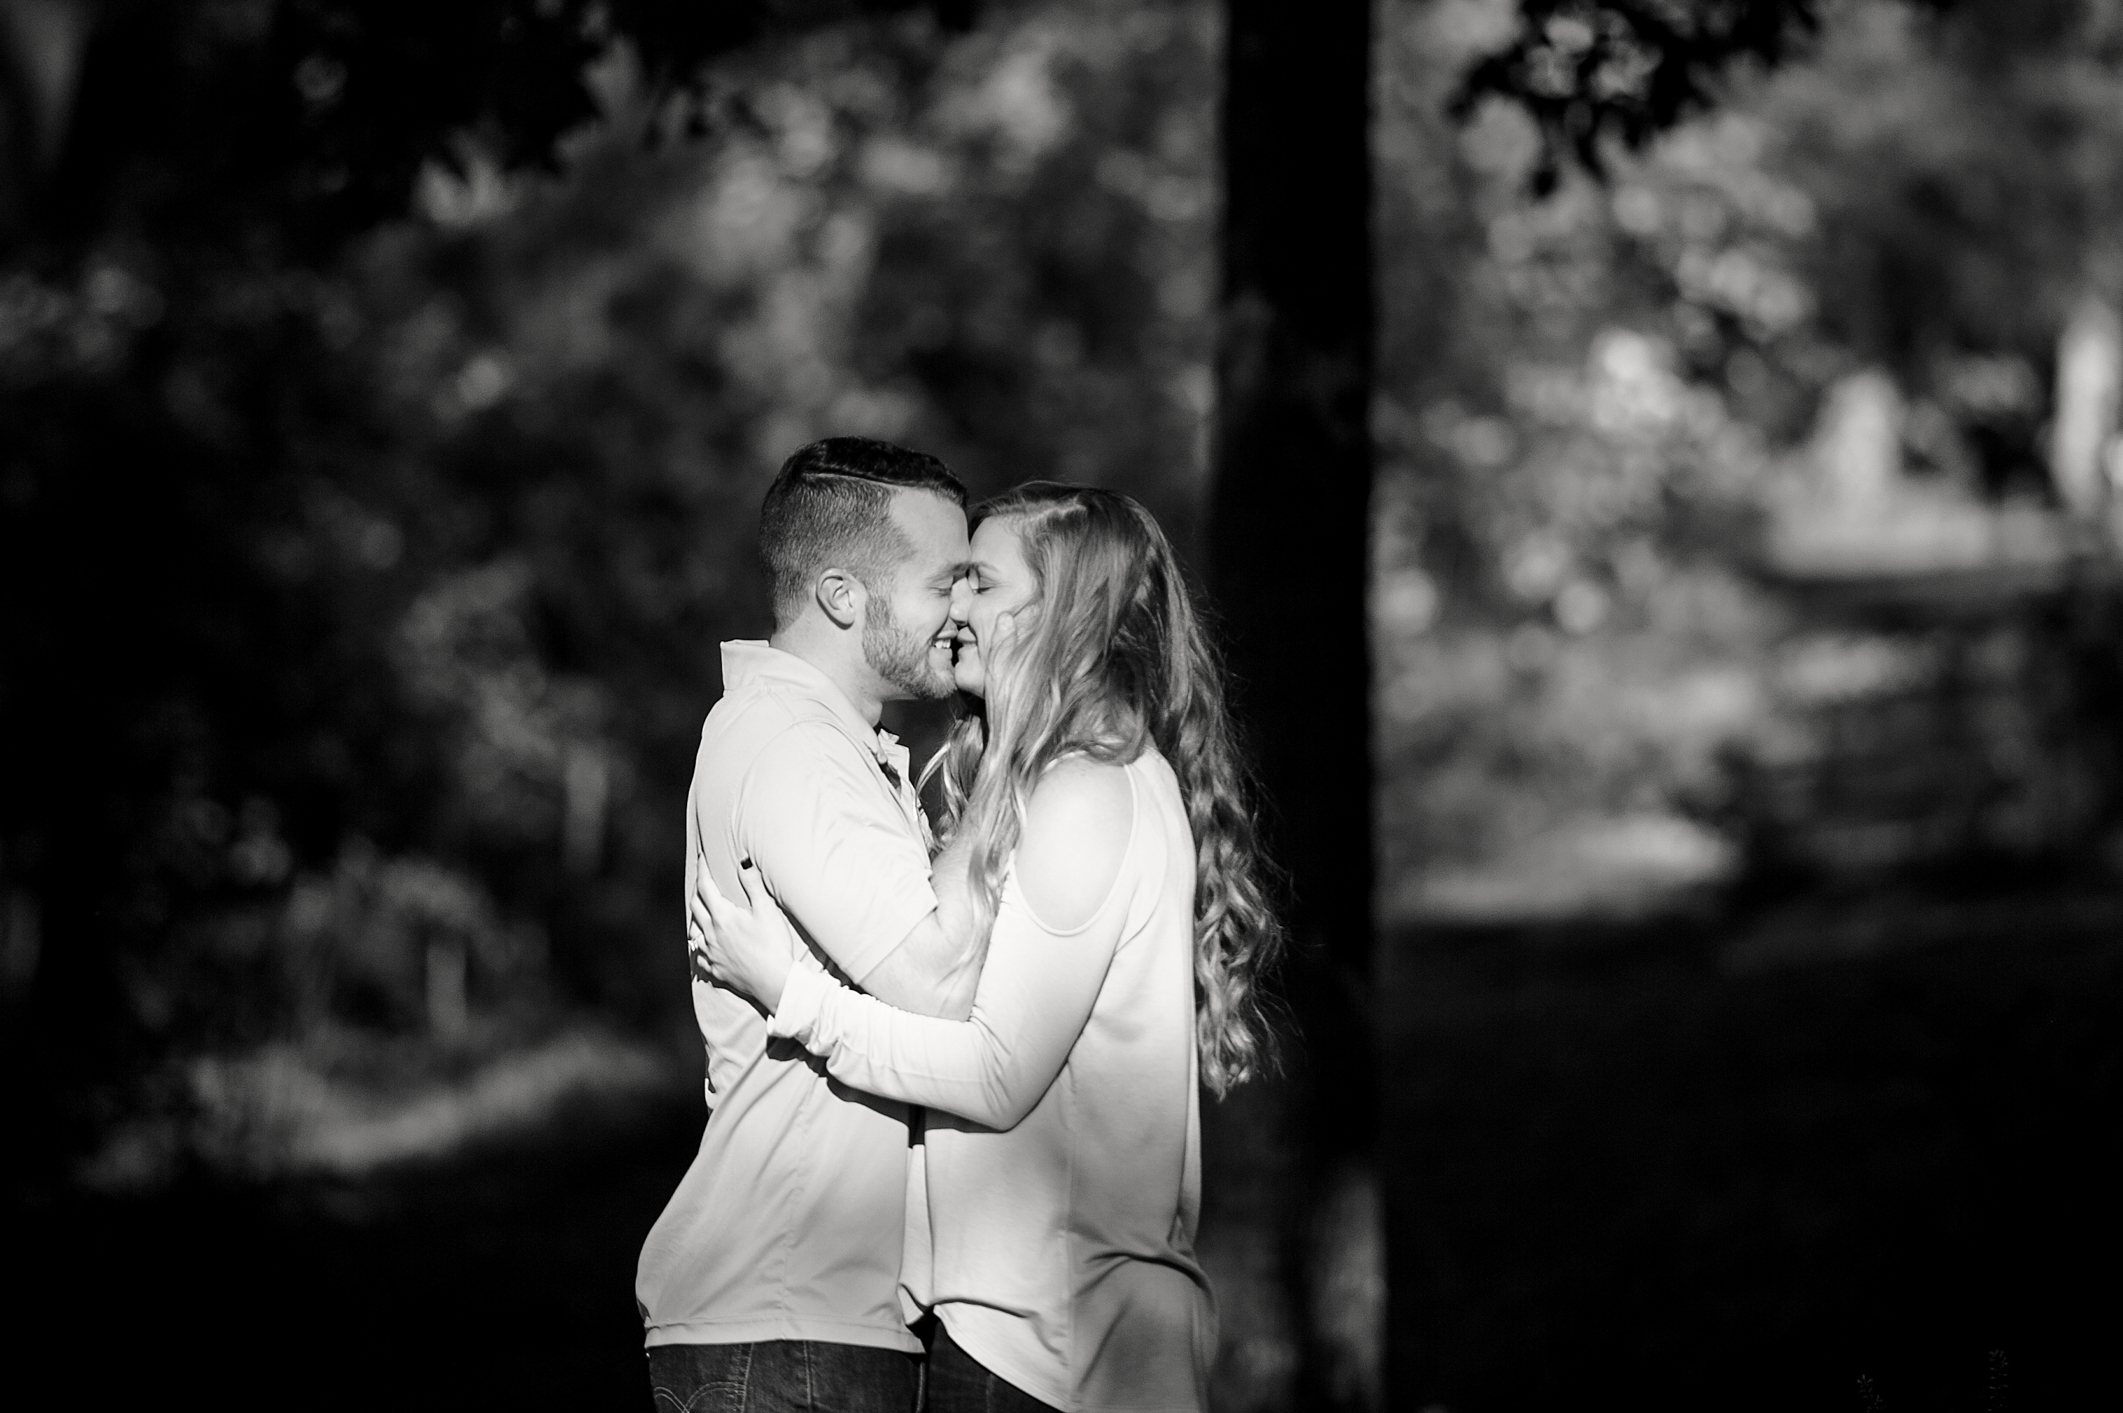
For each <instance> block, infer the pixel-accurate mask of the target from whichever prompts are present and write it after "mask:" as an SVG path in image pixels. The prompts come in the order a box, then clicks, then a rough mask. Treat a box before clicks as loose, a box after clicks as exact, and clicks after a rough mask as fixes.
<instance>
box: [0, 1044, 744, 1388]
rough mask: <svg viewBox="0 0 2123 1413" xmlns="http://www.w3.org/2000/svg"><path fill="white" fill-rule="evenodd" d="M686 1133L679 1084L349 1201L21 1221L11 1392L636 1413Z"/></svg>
mask: <svg viewBox="0 0 2123 1413" xmlns="http://www.w3.org/2000/svg"><path fill="white" fill-rule="evenodd" d="M701 1117H702V1116H701V1110H700V1104H699V1100H698V1098H697V1091H694V1090H692V1088H691V1086H690V1085H688V1086H686V1087H685V1088H684V1089H680V1090H676V1091H665V1092H664V1093H662V1094H659V1095H657V1096H655V1097H654V1098H650V1099H641V1100H637V1101H634V1102H631V1103H627V1104H622V1105H616V1106H612V1105H608V1106H603V1107H601V1108H598V1109H595V1110H590V1109H576V1110H572V1111H570V1110H563V1111H562V1112H561V1113H559V1114H558V1115H556V1116H555V1118H554V1120H553V1122H552V1123H551V1124H550V1125H549V1126H547V1127H546V1128H544V1129H542V1130H541V1131H539V1132H537V1133H535V1134H531V1135H527V1136H521V1137H518V1138H515V1139H512V1140H510V1141H508V1142H505V1143H502V1142H497V1143H494V1144H491V1145H487V1146H482V1147H480V1148H477V1149H475V1150H472V1151H469V1152H465V1153H463V1154H461V1155H460V1156H458V1157H455V1158H453V1159H452V1160H451V1161H448V1162H445V1163H438V1164H432V1165H426V1164H423V1165H417V1166H408V1167H405V1168H402V1169H399V1170H395V1171H390V1172H387V1173H385V1174H383V1175H382V1176H379V1177H376V1178H374V1179H371V1180H368V1181H365V1182H361V1183H339V1182H293V1181H291V1182H283V1183H274V1184H269V1185H242V1184H235V1183H230V1182H227V1181H225V1180H215V1179H213V1178H211V1177H207V1176H205V1175H196V1174H195V1175H193V1176H190V1177H188V1178H186V1179H184V1180H182V1181H179V1182H178V1183H176V1184H174V1185H173V1186H171V1187H169V1188H168V1189H166V1190H163V1191H160V1192H158V1193H156V1194H154V1195H152V1196H148V1197H141V1198H132V1199H122V1198H107V1199H94V1198H89V1197H84V1196H70V1197H68V1198H66V1199H64V1200H62V1201H60V1202H58V1203H57V1204H56V1205H52V1206H49V1207H45V1208H43V1209H41V1210H34V1211H19V1210H18V1211H17V1212H15V1213H13V1214H11V1216H10V1225H11V1226H13V1227H14V1228H15V1229H14V1231H13V1232H12V1233H11V1234H10V1239H9V1241H8V1245H9V1247H10V1248H11V1250H13V1251H14V1252H16V1253H18V1254H16V1255H15V1256H13V1257H11V1258H10V1261H9V1265H10V1267H11V1268H12V1272H13V1284H14V1285H15V1287H16V1289H17V1290H18V1291H23V1292H29V1293H30V1295H31V1298H30V1299H29V1300H27V1301H26V1302H25V1307H26V1308H22V1313H21V1315H20V1316H18V1319H19V1320H20V1322H21V1323H19V1324H18V1327H17V1330H18V1333H17V1338H18V1339H19V1341H20V1343H19V1344H17V1345H16V1346H15V1347H16V1348H18V1349H20V1350H22V1351H24V1352H25V1356H26V1359H25V1374H24V1377H25V1378H27V1379H28V1380H29V1382H30V1383H32V1384H33V1385H35V1386H41V1387H44V1388H46V1389H48V1390H52V1391H53V1392H54V1393H56V1394H63V1395H64V1396H65V1397H66V1398H67V1399H68V1401H72V1400H73V1399H76V1398H78V1399H81V1400H83V1401H87V1402H90V1403H100V1402H102V1401H103V1399H104V1398H105V1397H107V1396H112V1393H111V1391H113V1390H119V1389H133V1390H139V1391H146V1390H153V1397H155V1398H156V1399H157V1400H160V1399H169V1400H171V1401H173V1402H174V1401H178V1400H180V1399H181V1400H184V1401H190V1400H193V1399H197V1400H201V1401H203V1402H205V1403H207V1404H208V1405H209V1406H212V1407H215V1408H220V1409H229V1410H236V1409H251V1408H256V1409H268V1408H276V1409H277V1408H286V1407H289V1406H290V1405H291V1404H294V1405H299V1406H301V1407H304V1408H312V1409H340V1408H344V1409H375V1408H404V1409H416V1408H418V1409H425V1408H438V1409H439V1408H478V1407H502V1408H552V1409H563V1408H564V1409H578V1410H585V1413H587V1410H595V1409H627V1410H638V1409H640V1408H642V1407H645V1406H646V1404H647V1401H648V1385H647V1383H646V1381H645V1380H646V1375H645V1373H644V1371H643V1368H642V1353H641V1321H640V1319H639V1317H638V1316H637V1315H636V1314H635V1311H634V1308H633V1305H632V1302H631V1292H632V1289H633V1283H634V1261H635V1257H636V1255H637V1254H638V1253H639V1251H640V1248H641V1239H642V1236H643V1235H644V1234H645V1233H646V1232H647V1231H648V1229H649V1226H650V1224H651V1223H652V1222H654V1221H655V1219H656V1214H657V1212H659V1211H660V1210H662V1207H663V1204H664V1202H665V1201H666V1200H667V1199H668V1198H669V1196H670V1193H671V1189H672V1188H673V1187H674V1186H676V1184H677V1182H678V1178H679V1175H680V1174H681V1173H683V1172H684V1171H685V1165H686V1163H687V1162H688V1161H689V1160H690V1159H691V1157H692V1155H693V1149H694V1147H695V1146H696V1145H697V1144H698V1142H699V1138H700V1123H701ZM119 1396H122V1397H125V1398H127V1399H128V1400H130V1398H132V1397H133V1396H134V1395H133V1394H123V1395H119Z"/></svg>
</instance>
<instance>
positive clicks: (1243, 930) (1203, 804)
mask: <svg viewBox="0 0 2123 1413" xmlns="http://www.w3.org/2000/svg"><path fill="white" fill-rule="evenodd" d="M972 520H973V523H974V525H975V526H976V527H977V526H978V525H980V524H981V523H982V522H984V521H987V520H1007V521H1009V522H1010V523H1011V524H1012V525H1014V526H1015V528H1016V529H1017V532H1018V534H1019V535H1020V536H1021V538H1022V541H1023V545H1024V554H1025V560H1026V563H1027V564H1028V565H1029V566H1030V567H1031V570H1032V574H1033V578H1034V580H1035V582H1036V584H1037V590H1036V593H1035V595H1034V597H1033V599H1032V601H1031V602H1030V603H1028V604H1027V605H1026V607H1025V609H1024V610H1023V611H1022V612H1020V613H1019V614H1018V615H1017V618H1016V631H1015V632H1014V633H1013V634H1012V636H1011V638H1010V640H1009V641H1008V642H1006V643H999V644H990V643H983V644H981V645H980V646H981V652H982V653H983V655H984V656H985V657H986V664H987V672H988V681H987V700H986V703H985V706H984V707H982V706H980V705H978V704H976V705H975V707H974V709H972V710H970V711H968V712H967V713H966V714H965V715H964V716H962V717H961V718H960V719H959V721H958V723H957V725H956V727H955V728H954V729H953V730H952V733H951V736H950V738H949V739H948V740H947V741H946V742H945V743H944V747H943V749H942V750H940V751H939V752H937V755H936V758H935V759H934V760H932V761H931V762H930V763H929V766H928V769H927V771H926V772H925V773H924V779H926V778H927V777H928V776H930V775H934V774H936V773H938V772H939V771H941V773H942V776H943V785H944V807H945V819H946V829H947V832H949V833H954V834H955V833H956V832H957V831H959V830H966V829H970V830H972V831H974V834H973V838H974V839H975V840H976V841H977V843H976V844H975V846H974V854H973V859H972V866H971V873H972V885H973V894H974V898H975V901H976V904H977V906H978V907H979V910H980V916H981V921H982V923H983V925H985V924H987V923H988V922H991V921H992V920H993V918H994V916H995V909H996V906H997V900H998V899H999V897H1000V895H1001V891H1002V881H1003V874H1004V871H1005V870H1006V869H1007V867H1008V865H1009V860H1010V856H1011V854H1012V853H1013V852H1014V851H1015V850H1016V848H1017V844H1018V838H1019V835H1020V833H1021V831H1022V829H1023V826H1024V815H1025V805H1026V802H1027V801H1028V800H1029V799H1030V798H1031V794H1032V789H1033V786H1035V785H1036V784H1037V783H1038V782H1039V778H1040V774H1041V772H1043V771H1044V770H1045V769H1046V768H1047V767H1048V766H1049V765H1051V764H1052V763H1053V762H1055V761H1056V760H1059V759H1060V758H1061V757H1063V756H1066V755H1072V754H1082V755H1087V756H1090V757H1091V758H1092V759H1094V760H1100V761H1106V762H1110V763H1113V764H1125V763H1127V762H1129V761H1132V760H1134V759H1135V758H1136V757H1137V756H1139V755H1141V754H1142V752H1143V750H1144V748H1145V747H1147V746H1152V745H1154V746H1155V747H1156V748H1157V750H1158V751H1159V752H1160V753H1161V754H1162V755H1163V756H1164V758H1165V759H1166V761H1167V762H1169V763H1170V764H1171V766H1172V770H1173V773H1174V774H1175V775H1177V776H1178V777H1179V787H1180V795H1181V797H1182V799H1183V800H1184V801H1185V802H1186V808H1187V820H1188V823H1189V824H1190V825H1191V826H1192V829H1193V833H1194V847H1195V883H1194V1000H1195V1006H1194V1015H1195V1044H1196V1048H1197V1050H1198V1052H1199V1056H1200V1066H1201V1076H1202V1082H1203V1083H1205V1084H1206V1085H1208V1086H1209V1088H1210V1090H1211V1091H1212V1092H1213V1093H1216V1094H1219V1095H1221V1094H1223V1093H1225V1092H1227V1091H1228V1090H1229V1089H1230V1088H1231V1087H1232V1086H1234V1085H1237V1084H1240V1083H1243V1082H1244V1081H1246V1080H1247V1079H1250V1078H1252V1077H1253V1076H1254V1075H1256V1074H1258V1073H1260V1072H1261V1071H1263V1070H1264V1069H1267V1068H1270V1067H1271V1066H1272V1065H1273V1063H1274V1054H1273V1036H1272V1032H1271V1030H1270V1028H1269V1025H1268V1019H1267V1009H1266V1007H1265V1006H1264V1004H1263V1002H1264V993H1263V989H1262V987H1263V983H1264V981H1265V979H1266V974H1267V973H1268V972H1269V971H1270V970H1271V969H1272V968H1273V967H1274V965H1275V963H1276V961H1277V960H1278V958H1279V957H1280V955H1281V952H1282V948H1283V930H1282V926H1281V924H1280V922H1279V921H1278V920H1277V918H1276V916H1275V912H1274V910H1273V908H1272V907H1271V906H1270V903H1269V898H1268V890H1267V887H1266V878H1265V874H1266V866H1265V863H1264V861H1263V859H1262V857H1261V853H1260V848H1259V845H1258V843H1257V841H1256V837H1255V830H1254V818H1253V811H1252V808H1251V804H1250V801H1249V799H1248V793H1249V780H1248V776H1247V772H1246V769H1245V765H1244V762H1243V760H1242V759H1241V757H1240V754H1239V751H1238V749H1237V746H1236V743H1235V742H1234V739H1233V734H1232V728H1231V723H1230V719H1229V717H1228V715H1227V713H1226V710H1225V706H1224V687H1223V669H1222V666H1221V664H1220V663H1219V662H1218V661H1217V658H1216V655H1215V653H1214V651H1213V650H1212V649H1211V647H1210V645H1209V642H1208V639H1207V637H1206V635H1205V634H1204V632H1203V629H1202V624H1201V620H1200V617H1199V615H1198V614H1197V613H1196V611H1195V607H1194V602H1193V598H1192V595H1191V593H1190V592H1189V589H1188V585H1187V582H1186V580H1185V578H1184V577H1183V575H1182V573H1181V570H1180V566H1179V559H1178V557H1177V556H1176V555H1175V554H1174V553H1173V552H1172V545H1171V543H1170V542H1169V541H1168V540H1166V538H1165V534H1164V531H1163V530H1161V529H1159V528H1158V524H1157V521H1156V520H1155V519H1153V518H1152V517H1151V515H1150V513H1149V512H1148V511H1146V510H1144V509H1143V508H1142V506H1140V505H1138V504H1137V503H1136V502H1135V501H1133V500H1130V499H1129V498H1128V497H1127V496H1124V495H1118V494H1116V493H1114V492H1112V491H1104V490H1098V489H1094V488H1091V487H1087V486H1066V485H1057V484H1055V483H1052V482H1044V481H1034V482H1031V483H1029V484H1026V485H1023V486H1020V487H1018V488H1017V489H1015V490H1013V491H1010V492H1008V493H1007V494H1004V495H1002V496H998V497H996V498H995V499H993V500H989V501H985V502H983V503H982V504H980V505H977V506H975V507H974V508H973V512H972Z"/></svg>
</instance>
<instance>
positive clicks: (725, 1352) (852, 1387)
mask: <svg viewBox="0 0 2123 1413" xmlns="http://www.w3.org/2000/svg"><path fill="white" fill-rule="evenodd" d="M649 1395H650V1397H651V1398H652V1399H653V1400H654V1402H655V1413H915V1410H916V1408H917V1407H918V1406H919V1404H920V1402H921V1361H920V1360H918V1359H917V1358H915V1356H913V1355H911V1354H901V1353H900V1352H899V1351H897V1350H893V1349H870V1348H866V1347H865V1346H863V1345H859V1344H826V1343H823V1342H821V1341H817V1340H794V1339H775V1340H765V1341H762V1342H760V1343H758V1344H659V1345H657V1346H655V1347H654V1348H652V1349H651V1350H649Z"/></svg>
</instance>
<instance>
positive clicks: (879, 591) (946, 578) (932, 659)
mask: <svg viewBox="0 0 2123 1413" xmlns="http://www.w3.org/2000/svg"><path fill="white" fill-rule="evenodd" d="M891 515H892V523H893V524H894V525H896V526H898V527H899V533H900V534H901V535H903V536H905V537H906V541H907V544H908V545H909V546H910V547H911V548H910V550H909V553H908V554H907V556H906V558H905V559H902V560H901V561H900V562H899V563H898V565H896V566H895V567H894V568H893V569H892V570H891V571H890V572H889V574H888V576H887V577H886V578H885V579H884V582H882V583H880V584H878V585H877V586H876V587H874V588H872V589H871V591H870V601H869V609H868V612H867V614H866V615H865V617H864V619H863V630H862V651H863V659H864V660H865V661H866V662H868V663H869V664H870V669H871V670H872V671H873V672H875V673H876V674H877V675H878V676H879V677H881V678H883V679H884V680H885V681H886V682H887V683H889V684H890V685H891V686H892V687H893V688H894V689H896V690H897V691H898V692H899V693H900V695H901V697H902V698H908V697H911V698H914V699H916V700H924V701H931V700H935V699H937V698H940V697H948V696H950V695H951V693H952V691H953V690H954V685H955V684H954V682H953V680H952V675H951V641H952V639H953V638H954V637H955V636H956V635H957V631H958V625H957V624H956V623H954V622H953V621H952V619H951V586H952V585H953V584H954V583H955V582H956V581H957V579H958V576H959V574H960V573H961V571H962V570H963V569H964V567H965V563H966V559H967V556H968V549H967V545H966V513H965V512H964V511H963V510H960V509H959V508H958V505H957V503H956V502H954V501H951V500H949V499H947V498H945V497H943V496H940V495H937V494H935V493H933V492H930V491H898V492H895V493H894V494H893V496H892V509H891Z"/></svg>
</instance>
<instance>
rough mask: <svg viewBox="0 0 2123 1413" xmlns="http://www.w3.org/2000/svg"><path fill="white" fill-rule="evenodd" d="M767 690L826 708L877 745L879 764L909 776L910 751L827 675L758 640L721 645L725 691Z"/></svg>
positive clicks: (801, 660)
mask: <svg viewBox="0 0 2123 1413" xmlns="http://www.w3.org/2000/svg"><path fill="white" fill-rule="evenodd" d="M767 686H772V687H780V688H783V689H785V690H788V691H792V692H799V693H801V694H803V695H804V696H806V697H809V698H810V699H811V700H813V701H815V702H817V703H818V704H819V705H821V706H823V707H825V708H826V709H827V710H828V711H830V712H832V713H833V715H835V716H836V717H838V718H840V721H841V723H842V724H843V725H845V726H846V727H847V728H848V730H850V731H851V732H853V733H854V735H855V739H856V740H858V741H873V742H875V743H876V746H875V749H876V751H877V754H878V759H879V760H886V761H890V762H891V763H892V764H893V766H894V768H895V769H897V770H898V771H899V772H900V774H901V775H902V776H904V775H905V774H906V762H907V751H906V748H905V747H904V746H901V745H900V744H899V738H898V737H897V736H894V735H893V734H892V733H891V732H889V731H887V730H885V729H884V728H883V727H881V726H873V725H872V724H871V723H869V722H868V721H865V720H864V719H863V715H862V713H861V712H859V711H857V710H856V709H855V704H854V703H853V702H851V701H849V700H848V696H847V693H845V692H843V691H841V690H840V688H838V687H836V686H834V685H833V679H832V678H830V677H828V676H826V674H825V673H823V672H820V671H819V670H818V669H817V668H815V667H813V666H812V665H811V664H810V663H808V662H805V661H804V660H803V659H802V658H800V657H798V656H797V655H796V654H794V653H787V652H783V651H782V650H781V649H780V648H777V647H774V646H772V645H770V644H768V643H765V642H761V641H759V640H757V639H751V638H735V639H732V640H731V641H729V642H727V643H724V644H723V645H722V689H723V691H725V692H734V691H736V690H737V689H738V688H739V687H767Z"/></svg>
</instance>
